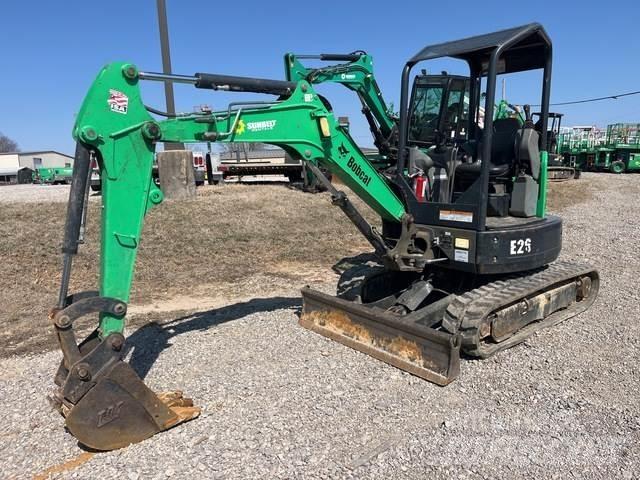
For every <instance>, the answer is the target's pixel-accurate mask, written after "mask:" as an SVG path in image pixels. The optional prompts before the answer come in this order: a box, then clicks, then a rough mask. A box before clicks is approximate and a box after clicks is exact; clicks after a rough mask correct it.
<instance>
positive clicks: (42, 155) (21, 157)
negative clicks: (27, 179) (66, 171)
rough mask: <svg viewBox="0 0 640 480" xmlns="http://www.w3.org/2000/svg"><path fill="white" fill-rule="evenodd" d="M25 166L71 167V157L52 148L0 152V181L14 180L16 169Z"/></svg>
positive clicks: (9, 181) (34, 168)
mask: <svg viewBox="0 0 640 480" xmlns="http://www.w3.org/2000/svg"><path fill="white" fill-rule="evenodd" d="M25 167H26V168H30V169H32V170H36V169H37V168H41V167H46V168H56V167H57V168H61V167H73V157H72V156H71V155H66V154H64V153H60V152H56V151H54V150H42V151H38V152H7V153H0V182H5V183H11V182H15V181H16V176H17V174H18V170H20V169H21V168H25Z"/></svg>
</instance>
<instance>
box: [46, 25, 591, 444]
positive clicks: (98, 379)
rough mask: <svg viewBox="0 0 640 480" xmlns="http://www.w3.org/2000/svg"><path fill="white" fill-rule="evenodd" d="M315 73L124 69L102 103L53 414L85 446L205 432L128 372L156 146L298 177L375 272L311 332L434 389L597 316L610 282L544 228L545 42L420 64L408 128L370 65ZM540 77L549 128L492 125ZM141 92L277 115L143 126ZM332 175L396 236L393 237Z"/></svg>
mask: <svg viewBox="0 0 640 480" xmlns="http://www.w3.org/2000/svg"><path fill="white" fill-rule="evenodd" d="M444 57H449V58H453V59H458V60H461V61H462V62H463V64H466V65H467V66H468V72H469V73H468V75H450V74H448V73H446V72H442V73H441V74H437V75H429V74H428V73H427V72H426V71H425V70H421V71H420V72H419V73H417V74H414V73H413V69H414V67H415V66H416V65H417V64H419V63H422V62H427V61H430V60H435V59H439V58H444ZM305 58H309V56H304V55H294V54H287V55H286V56H285V70H286V80H270V79H261V78H247V77H235V76H228V75H219V74H207V73H197V74H195V75H192V76H183V75H167V74H159V73H151V72H144V71H141V70H139V69H138V68H137V67H136V66H134V65H132V64H130V63H112V64H109V65H107V66H105V67H104V68H103V69H102V71H101V72H100V73H99V75H98V77H97V78H96V80H95V81H94V83H93V85H92V86H91V89H90V90H89V92H88V94H87V96H86V98H85V100H84V103H83V104H82V107H81V109H80V112H79V113H78V115H77V119H76V124H75V126H74V129H73V136H74V138H75V140H76V141H77V147H76V154H75V163H74V167H73V168H74V171H73V181H72V185H71V191H70V197H69V204H68V211H67V221H66V225H65V232H64V240H63V247H62V251H63V256H64V263H63V272H62V281H61V288H60V295H59V299H58V305H57V307H56V308H54V309H53V310H52V311H51V313H50V319H51V321H52V323H53V325H54V328H55V332H56V335H57V339H58V341H59V344H60V348H61V350H62V353H63V360H62V362H61V364H60V366H59V369H58V372H57V374H56V376H55V383H56V384H57V385H58V388H57V389H56V392H55V393H54V394H53V395H52V400H53V402H54V404H55V405H56V407H57V408H58V409H59V410H60V412H61V413H62V414H63V415H64V416H65V418H66V426H67V428H68V430H69V431H70V432H71V433H72V434H73V435H75V436H76V437H77V439H78V440H79V441H80V442H81V443H82V444H84V445H86V446H88V447H90V448H93V449H97V450H110V449H115V448H120V447H123V446H126V445H128V444H130V443H134V442H139V441H141V440H144V439H145V438H148V437H150V436H152V435H154V434H156V433H158V432H161V431H163V430H166V429H168V428H171V427H173V426H175V425H177V424H179V423H181V422H184V421H187V420H190V419H192V418H195V417H197V415H198V413H199V409H198V408H197V407H195V406H194V405H193V402H192V401H191V400H190V399H188V398H186V397H184V396H183V395H182V392H165V393H161V394H156V393H154V392H153V391H151V390H150V389H149V388H148V387H146V386H145V384H144V383H143V381H142V380H141V379H140V378H139V377H138V375H137V374H136V373H135V372H134V371H133V369H132V368H131V366H129V364H127V363H126V362H124V361H123V357H124V356H125V354H126V351H127V348H126V342H125V338H124V336H123V331H124V326H125V317H126V313H127V303H128V301H129V294H130V289H131V283H132V280H133V274H134V264H135V259H136V252H137V250H138V246H139V243H140V238H141V233H142V226H143V220H144V217H145V214H146V213H147V211H148V210H149V209H151V208H156V207H157V206H158V205H159V204H160V203H161V202H162V200H163V194H162V191H161V190H160V189H159V188H158V187H157V186H156V184H155V183H154V182H153V179H152V168H153V161H154V152H155V146H156V143H157V142H240V141H241V142H261V143H268V144H272V145H277V146H279V147H281V148H283V149H284V150H285V151H286V152H287V153H288V154H290V155H292V156H294V157H297V158H301V159H302V160H303V161H304V162H305V164H306V166H307V167H308V168H309V170H310V171H311V172H312V173H313V174H314V175H315V176H316V178H317V179H318V180H319V181H320V182H322V183H323V185H324V186H325V187H326V188H327V190H328V191H329V193H330V197H331V201H332V203H333V204H334V205H336V206H338V207H339V208H340V209H341V210H342V211H343V212H344V213H345V214H346V215H347V217H348V218H349V219H350V220H351V221H352V222H353V224H354V225H355V227H356V228H357V229H358V230H359V231H360V232H361V233H362V235H363V236H364V237H365V238H366V239H367V240H368V241H369V243H370V244H371V246H372V249H373V252H374V253H373V254H372V257H371V261H367V262H362V263H360V264H355V265H353V266H352V267H351V268H349V269H347V270H346V271H344V273H343V274H342V276H341V278H340V281H339V285H338V292H337V295H336V296H331V295H327V294H324V293H321V292H318V291H316V290H312V289H310V288H303V289H302V297H303V309H302V313H301V317H300V325H302V326H303V327H306V328H308V329H311V330H313V331H316V332H318V333H320V334H322V335H325V336H327V337H329V338H332V339H334V340H336V341H338V342H341V343H343V344H345V345H347V346H350V347H352V348H355V349H357V350H360V351H362V352H365V353H367V354H369V355H371V356H373V357H375V358H377V359H380V360H382V361H384V362H387V363H389V364H391V365H394V366H396V367H398V368H401V369H403V370H405V371H408V372H411V373H412V374H414V375H417V376H419V377H422V378H424V379H426V380H428V381H431V382H434V383H436V384H438V385H447V384H448V383H450V382H451V381H453V380H454V379H455V378H456V377H457V375H458V373H459V370H460V358H461V355H462V354H464V355H467V356H472V357H480V358H486V357H489V356H491V355H493V354H495V353H497V352H499V351H501V350H504V349H506V348H509V347H511V346H513V345H516V344H518V343H520V342H522V341H523V340H525V339H526V338H528V337H529V336H530V335H532V334H533V333H534V332H536V331H537V330H539V329H541V328H544V327H548V326H551V325H554V324H557V323H558V322H560V321H563V320H565V319H567V318H569V317H572V316H574V315H576V314H579V313H580V312H583V311H584V310H586V309H587V308H588V307H589V306H590V305H591V304H592V303H593V301H594V299H595V297H596V295H597V292H598V285H599V277H598V273H597V272H596V271H595V270H594V269H593V268H592V267H590V266H588V265H583V264H577V263H571V262H568V261H556V260H557V258H558V255H559V253H560V250H561V243H562V221H561V219H560V218H558V217H556V216H553V215H548V214H547V213H546V195H547V178H546V172H547V158H548V154H547V152H546V151H545V150H544V148H540V146H545V145H547V139H546V135H547V120H548V109H549V95H550V88H551V64H552V61H551V59H552V46H551V41H550V39H549V37H548V35H547V34H546V32H545V30H544V29H543V28H542V26H541V25H539V24H530V25H525V26H521V27H517V28H512V29H508V30H503V31H499V32H494V33H491V34H487V35H481V36H476V37H471V38H466V39H462V40H458V41H454V42H449V43H443V44H437V45H430V46H427V47H425V48H423V49H422V50H420V51H419V52H418V53H417V54H416V55H415V56H414V57H412V58H411V59H410V60H409V61H408V62H407V63H406V65H405V66H404V68H403V70H402V76H401V86H400V94H401V97H400V112H399V115H395V114H393V113H392V112H391V111H390V110H389V108H388V107H387V105H386V103H385V102H384V100H383V98H382V95H381V93H380V89H379V88H378V85H377V83H376V81H375V77H374V75H373V67H372V59H371V57H370V56H369V55H367V54H365V53H364V52H359V51H358V52H354V53H350V54H324V55H319V56H312V57H311V58H315V59H317V60H320V61H328V62H339V63H337V64H332V65H329V66H324V67H319V68H307V67H305V66H304V65H303V64H302V63H301V60H305ZM529 70H542V85H541V102H540V103H541V105H542V107H541V110H540V119H541V122H540V125H541V126H540V128H539V129H538V130H536V128H535V125H534V123H533V121H532V119H531V113H530V109H529V108H528V107H525V109H524V110H525V119H524V123H522V122H520V121H518V120H517V119H515V118H498V119H495V120H494V118H492V117H493V116H492V115H487V116H484V118H482V117H483V116H482V115H481V112H482V106H483V102H484V111H485V112H492V111H493V105H494V104H495V103H494V102H495V94H496V78H497V76H498V75H499V74H512V73H516V72H525V71H529ZM142 81H161V82H180V83H187V84H192V85H193V86H194V87H196V88H200V89H213V90H225V91H232V92H256V93H263V94H268V95H271V99H270V100H267V101H251V102H234V103H231V104H230V105H229V106H228V108H226V109H224V110H221V111H213V112H212V111H208V112H200V113H190V114H184V115H181V114H178V115H171V114H168V113H165V112H161V111H158V110H156V109H153V108H151V107H147V106H145V104H144V103H143V100H142V98H141V94H140V83H141V82H142ZM325 82H332V83H340V84H343V85H344V86H345V87H347V88H349V89H350V90H352V91H354V92H355V93H356V94H357V95H358V97H359V98H360V100H361V101H362V104H363V113H364V115H365V117H366V119H367V121H368V123H369V126H370V127H371V131H372V134H373V139H374V143H375V145H376V147H377V150H378V152H377V153H376V154H374V155H364V154H363V153H362V151H361V150H360V148H359V147H358V145H357V144H356V142H355V141H354V140H353V138H352V137H351V136H350V134H349V131H348V128H347V127H346V126H345V125H342V124H340V122H339V121H337V120H336V118H335V117H334V115H333V113H332V108H331V105H330V103H329V101H328V100H327V99H325V98H324V97H322V96H321V95H319V94H318V93H317V92H316V89H315V88H314V87H315V86H316V85H318V84H322V83H325ZM411 82H413V85H412V86H411V85H410V83H411ZM481 89H486V93H485V94H484V95H483V94H482V92H481ZM151 113H153V114H154V115H155V116H152V115H151ZM158 116H164V117H166V118H165V119H164V120H158V119H157V117H158ZM94 158H95V159H96V160H97V163H98V165H99V168H100V175H101V179H102V220H101V225H102V229H101V254H100V257H101V258H100V285H99V291H98V292H79V293H74V294H69V291H68V290H69V280H70V275H71V266H72V259H73V256H74V255H75V254H76V253H77V251H78V244H79V242H78V238H79V234H80V231H81V228H82V225H83V221H84V217H85V215H84V214H85V213H86V206H87V192H88V190H87V186H88V182H89V178H90V177H89V176H90V174H91V168H90V163H91V160H92V159H94ZM325 171H328V172H330V173H331V174H332V175H333V176H334V177H335V178H338V179H340V180H341V181H342V183H344V184H345V185H347V186H348V187H349V189H350V190H351V191H352V192H353V193H354V194H355V195H357V196H358V197H360V198H361V199H362V200H363V201H364V202H365V203H366V204H367V205H369V206H370V207H371V208H372V209H373V210H374V211H375V212H376V213H377V214H378V215H379V216H380V223H381V228H376V227H374V226H372V225H371V224H370V223H369V222H368V221H367V220H366V219H365V218H364V217H363V216H362V215H361V214H360V212H359V211H358V210H357V209H356V208H355V206H354V205H353V204H352V203H351V201H350V200H349V198H348V197H347V195H346V194H345V193H344V192H343V191H340V190H338V189H337V188H336V187H335V186H334V185H333V184H332V183H331V182H330V181H329V180H327V177H326V175H325V174H324V173H323V172H325ZM89 314H99V324H98V326H97V328H96V330H95V331H94V332H93V333H92V334H90V335H89V336H88V337H87V338H86V339H84V340H83V341H81V342H79V343H78V341H77V340H76V336H75V334H74V328H73V326H74V322H76V321H77V320H78V319H80V318H81V317H83V316H85V315H89Z"/></svg>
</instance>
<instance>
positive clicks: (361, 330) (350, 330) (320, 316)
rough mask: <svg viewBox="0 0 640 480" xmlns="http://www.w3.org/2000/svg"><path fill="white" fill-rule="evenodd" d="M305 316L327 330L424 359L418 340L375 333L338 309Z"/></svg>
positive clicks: (411, 358) (404, 356)
mask: <svg viewBox="0 0 640 480" xmlns="http://www.w3.org/2000/svg"><path fill="white" fill-rule="evenodd" d="M305 317H306V318H305V320H308V321H310V322H312V323H315V324H317V325H319V326H321V327H323V328H325V329H327V330H331V331H332V332H335V333H337V334H339V335H346V336H347V337H349V338H352V339H354V340H356V341H358V342H360V343H362V344H365V345H371V346H372V347H375V348H380V349H382V350H384V351H386V352H389V353H391V354H393V355H397V356H398V357H400V358H402V359H404V360H407V361H409V362H415V363H419V362H420V361H421V360H422V350H421V348H420V346H419V345H418V344H417V343H416V342H413V341H410V340H407V339H406V338H402V337H400V336H397V337H394V338H388V337H382V336H377V335H374V334H373V333H372V332H371V331H369V330H368V329H367V328H365V327H364V326H363V325H360V324H357V323H354V322H353V321H351V319H350V318H349V316H348V315H347V314H345V313H344V312H341V311H336V310H332V311H324V312H319V311H315V312H310V313H307V314H305Z"/></svg>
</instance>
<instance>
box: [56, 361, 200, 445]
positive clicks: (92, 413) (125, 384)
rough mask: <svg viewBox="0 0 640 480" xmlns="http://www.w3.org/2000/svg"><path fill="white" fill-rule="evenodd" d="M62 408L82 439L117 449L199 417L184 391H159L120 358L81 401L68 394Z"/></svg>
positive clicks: (88, 442) (67, 424) (71, 430)
mask: <svg viewBox="0 0 640 480" xmlns="http://www.w3.org/2000/svg"><path fill="white" fill-rule="evenodd" d="M62 412H63V414H64V415H65V417H66V426H67V428H68V429H69V431H70V432H71V434H73V435H74V436H75V437H76V438H77V439H78V440H79V441H80V443H82V444H84V445H86V446H87V447H90V448H92V449H95V450H114V449H117V448H122V447H126V446H127V445H129V444H132V443H137V442H140V441H142V440H145V439H146V438H149V437H151V436H152V435H155V434H156V433H159V432H161V431H163V430H167V429H169V428H171V427H174V426H176V425H178V424H180V423H182V422H185V421H188V420H191V419H193V418H196V417H197V416H198V415H199V414H200V409H199V408H198V407H194V406H193V402H192V401H191V399H188V398H184V397H183V396H182V393H181V392H169V393H164V394H159V395H156V394H155V393H153V392H152V391H151V390H150V389H149V388H148V387H147V386H146V385H145V384H144V383H143V381H142V380H141V379H140V377H138V375H137V374H136V373H135V372H134V371H133V369H132V368H131V367H130V366H129V365H128V364H126V363H124V362H122V361H118V362H116V364H115V365H114V366H113V368H111V370H110V371H109V372H108V373H107V374H106V375H104V376H102V375H101V376H100V379H99V380H98V381H97V383H96V384H95V386H94V387H92V388H91V389H90V390H89V391H88V392H87V393H86V394H85V395H84V396H83V397H82V398H81V399H80V400H79V401H78V403H76V404H75V405H74V404H69V402H68V400H67V399H66V398H65V400H63V405H62Z"/></svg>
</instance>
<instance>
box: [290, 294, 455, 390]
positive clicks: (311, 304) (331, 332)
mask: <svg viewBox="0 0 640 480" xmlns="http://www.w3.org/2000/svg"><path fill="white" fill-rule="evenodd" d="M302 298H303V301H304V304H303V308H302V315H301V316H300V322H299V323H300V325H301V326H303V327H304V328H307V329H309V330H313V331H314V332H317V333H319V334H321V335H323V336H325V337H328V338H330V339H332V340H335V341H337V342H339V343H342V344H344V345H346V346H348V347H351V348H353V349H355V350H358V351H360V352H363V353H366V354H367V355H371V356H372V357H374V358H376V359H378V360H382V361H383V362H386V363H388V364H390V365H393V366H394V367H397V368H399V369H401V370H405V371H407V372H409V373H412V374H413V375H416V376H418V377H421V378H424V379H425V380H428V381H430V382H433V383H435V384H437V385H443V386H444V385H448V384H449V383H451V382H452V381H453V380H455V379H456V377H457V376H458V373H459V372H460V338H459V337H458V336H457V335H451V334H448V333H446V332H441V331H437V330H435V329H434V328H431V326H432V325H433V324H435V323H436V321H437V319H438V318H441V315H442V312H443V311H444V309H445V308H446V305H447V304H448V301H449V299H446V298H445V299H443V300H441V301H439V302H436V303H435V304H434V305H433V306H432V307H429V308H428V309H423V310H418V311H416V312H413V313H410V314H408V315H400V314H396V313H393V312H391V311H389V310H385V309H383V308H380V307H378V306H375V305H374V306H369V305H365V304H361V303H356V302H353V301H349V300H345V299H342V298H338V297H333V296H331V295H327V294H324V293H322V292H319V291H317V290H313V289H310V288H308V287H306V288H303V289H302Z"/></svg>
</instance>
